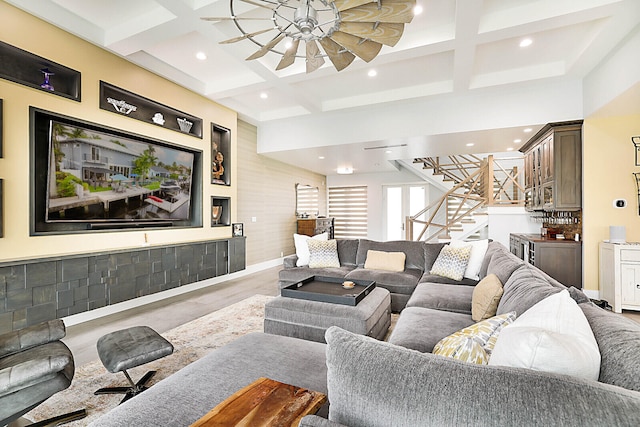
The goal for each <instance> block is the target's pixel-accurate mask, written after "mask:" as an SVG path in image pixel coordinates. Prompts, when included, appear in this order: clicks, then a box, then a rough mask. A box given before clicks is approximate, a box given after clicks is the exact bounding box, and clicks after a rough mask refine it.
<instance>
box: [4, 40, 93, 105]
mask: <svg viewBox="0 0 640 427" xmlns="http://www.w3.org/2000/svg"><path fill="white" fill-rule="evenodd" d="M45 71H46V73H45ZM43 73H44V74H45V75H44V83H43ZM54 74H55V76H56V79H55V80H56V84H55V89H54V88H53V85H52V84H51V83H50V82H49V84H48V85H47V84H46V83H47V82H48V81H49V76H52V75H54ZM80 77H81V75H80V72H78V71H76V70H73V69H71V68H69V67H65V66H64V65H61V64H58V63H56V62H53V61H51V60H49V59H46V58H43V57H41V56H38V55H34V54H33V53H30V52H27V51H26V50H22V49H20V48H18V47H15V46H12V45H10V44H7V43H4V42H0V78H3V79H6V80H9V81H12V82H15V83H19V84H21V85H24V86H28V87H30V88H33V89H38V90H41V91H45V92H48V93H52V94H54V95H58V96H62V97H65V98H69V99H72V100H74V101H78V102H79V101H80V88H81V84H80Z"/></svg>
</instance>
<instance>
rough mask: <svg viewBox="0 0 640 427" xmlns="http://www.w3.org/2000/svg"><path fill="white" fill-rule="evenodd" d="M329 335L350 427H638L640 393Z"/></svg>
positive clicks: (336, 411)
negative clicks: (621, 426) (532, 426)
mask: <svg viewBox="0 0 640 427" xmlns="http://www.w3.org/2000/svg"><path fill="white" fill-rule="evenodd" d="M403 315H404V314H403ZM503 332H504V330H503ZM325 337H326V340H327V343H328V344H327V387H328V390H329V398H330V400H331V405H330V407H329V419H330V420H331V421H333V422H338V423H341V424H344V425H346V426H350V427H360V426H367V427H371V426H412V427H413V426H465V425H469V426H524V425H540V426H546V425H559V424H563V425H574V426H581V425H582V426H586V425H628V426H632V425H640V393H637V392H633V391H629V390H624V389H620V388H617V389H614V388H612V387H611V386H609V385H607V384H601V383H598V382H595V381H587V380H582V379H580V378H573V377H568V376H564V375H557V374H550V373H546V372H537V371H530V370H523V369H514V368H505V367H499V366H485V365H474V364H469V363H462V362H459V361H456V360H452V359H449V358H445V357H439V356H435V355H432V354H423V353H419V352H416V351H412V350H409V349H405V348H401V347H398V346H395V345H392V344H390V343H386V342H380V341H376V340H373V339H371V338H368V337H363V336H360V335H355V334H352V333H350V332H347V331H344V330H341V329H339V328H335V327H332V328H329V329H328V330H327V333H326V336H325ZM152 388H153V387H152ZM132 400H135V399H132Z"/></svg>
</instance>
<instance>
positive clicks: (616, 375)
mask: <svg viewBox="0 0 640 427" xmlns="http://www.w3.org/2000/svg"><path fill="white" fill-rule="evenodd" d="M579 307H580V308H581V309H582V312H583V313H584V315H585V316H586V318H587V321H588V322H589V325H590V326H591V330H592V331H593V334H594V336H595V337H596V341H597V342H598V347H599V348H600V357H601V359H600V376H599V378H598V381H601V382H603V383H607V384H613V385H617V386H620V387H624V388H626V389H629V390H636V391H640V375H638V373H639V372H640V324H639V323H638V322H634V321H633V320H631V319H627V318H626V317H623V316H621V315H620V314H616V313H613V312H611V311H607V310H604V309H602V308H600V307H597V306H596V305H594V304H593V303H591V302H584V303H582V304H579Z"/></svg>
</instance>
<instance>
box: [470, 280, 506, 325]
mask: <svg viewBox="0 0 640 427" xmlns="http://www.w3.org/2000/svg"><path fill="white" fill-rule="evenodd" d="M503 292H504V290H503V288H502V283H500V279H498V276H496V275H495V274H489V275H487V276H486V277H485V278H484V279H482V280H481V281H480V283H478V284H477V285H476V287H475V288H473V294H472V296H471V317H472V318H473V320H474V321H476V322H479V321H481V320H483V319H488V318H490V317H493V316H495V315H496V311H497V310H498V304H499V303H500V298H501V297H502V294H503Z"/></svg>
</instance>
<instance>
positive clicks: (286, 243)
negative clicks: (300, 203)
mask: <svg viewBox="0 0 640 427" xmlns="http://www.w3.org/2000/svg"><path fill="white" fill-rule="evenodd" d="M257 146H258V138H257V128H256V127H255V126H253V125H252V124H250V123H247V122H243V121H242V120H238V150H237V153H238V154H237V156H238V160H237V161H238V163H237V165H238V172H237V175H238V176H237V177H236V179H237V181H236V182H237V183H238V205H237V206H238V208H237V209H238V214H237V220H238V222H242V223H244V235H245V236H246V237H247V265H248V266H249V265H252V264H258V263H261V262H265V261H270V260H273V259H276V258H279V257H280V256H281V254H283V255H285V256H286V255H290V254H293V253H295V247H294V245H293V234H294V233H295V232H296V215H295V211H296V192H295V185H296V183H300V184H308V185H311V186H313V187H316V186H317V187H318V188H319V190H320V191H319V196H320V200H319V202H320V215H326V214H327V208H326V206H327V201H326V198H327V190H326V177H325V176H324V175H319V174H317V173H313V172H310V171H308V170H306V169H301V168H296V167H293V166H290V165H287V164H285V163H282V162H279V161H276V160H272V159H270V158H268V157H266V156H262V155H259V154H258V153H257ZM252 217H255V218H256V222H252V221H251V219H252Z"/></svg>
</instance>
